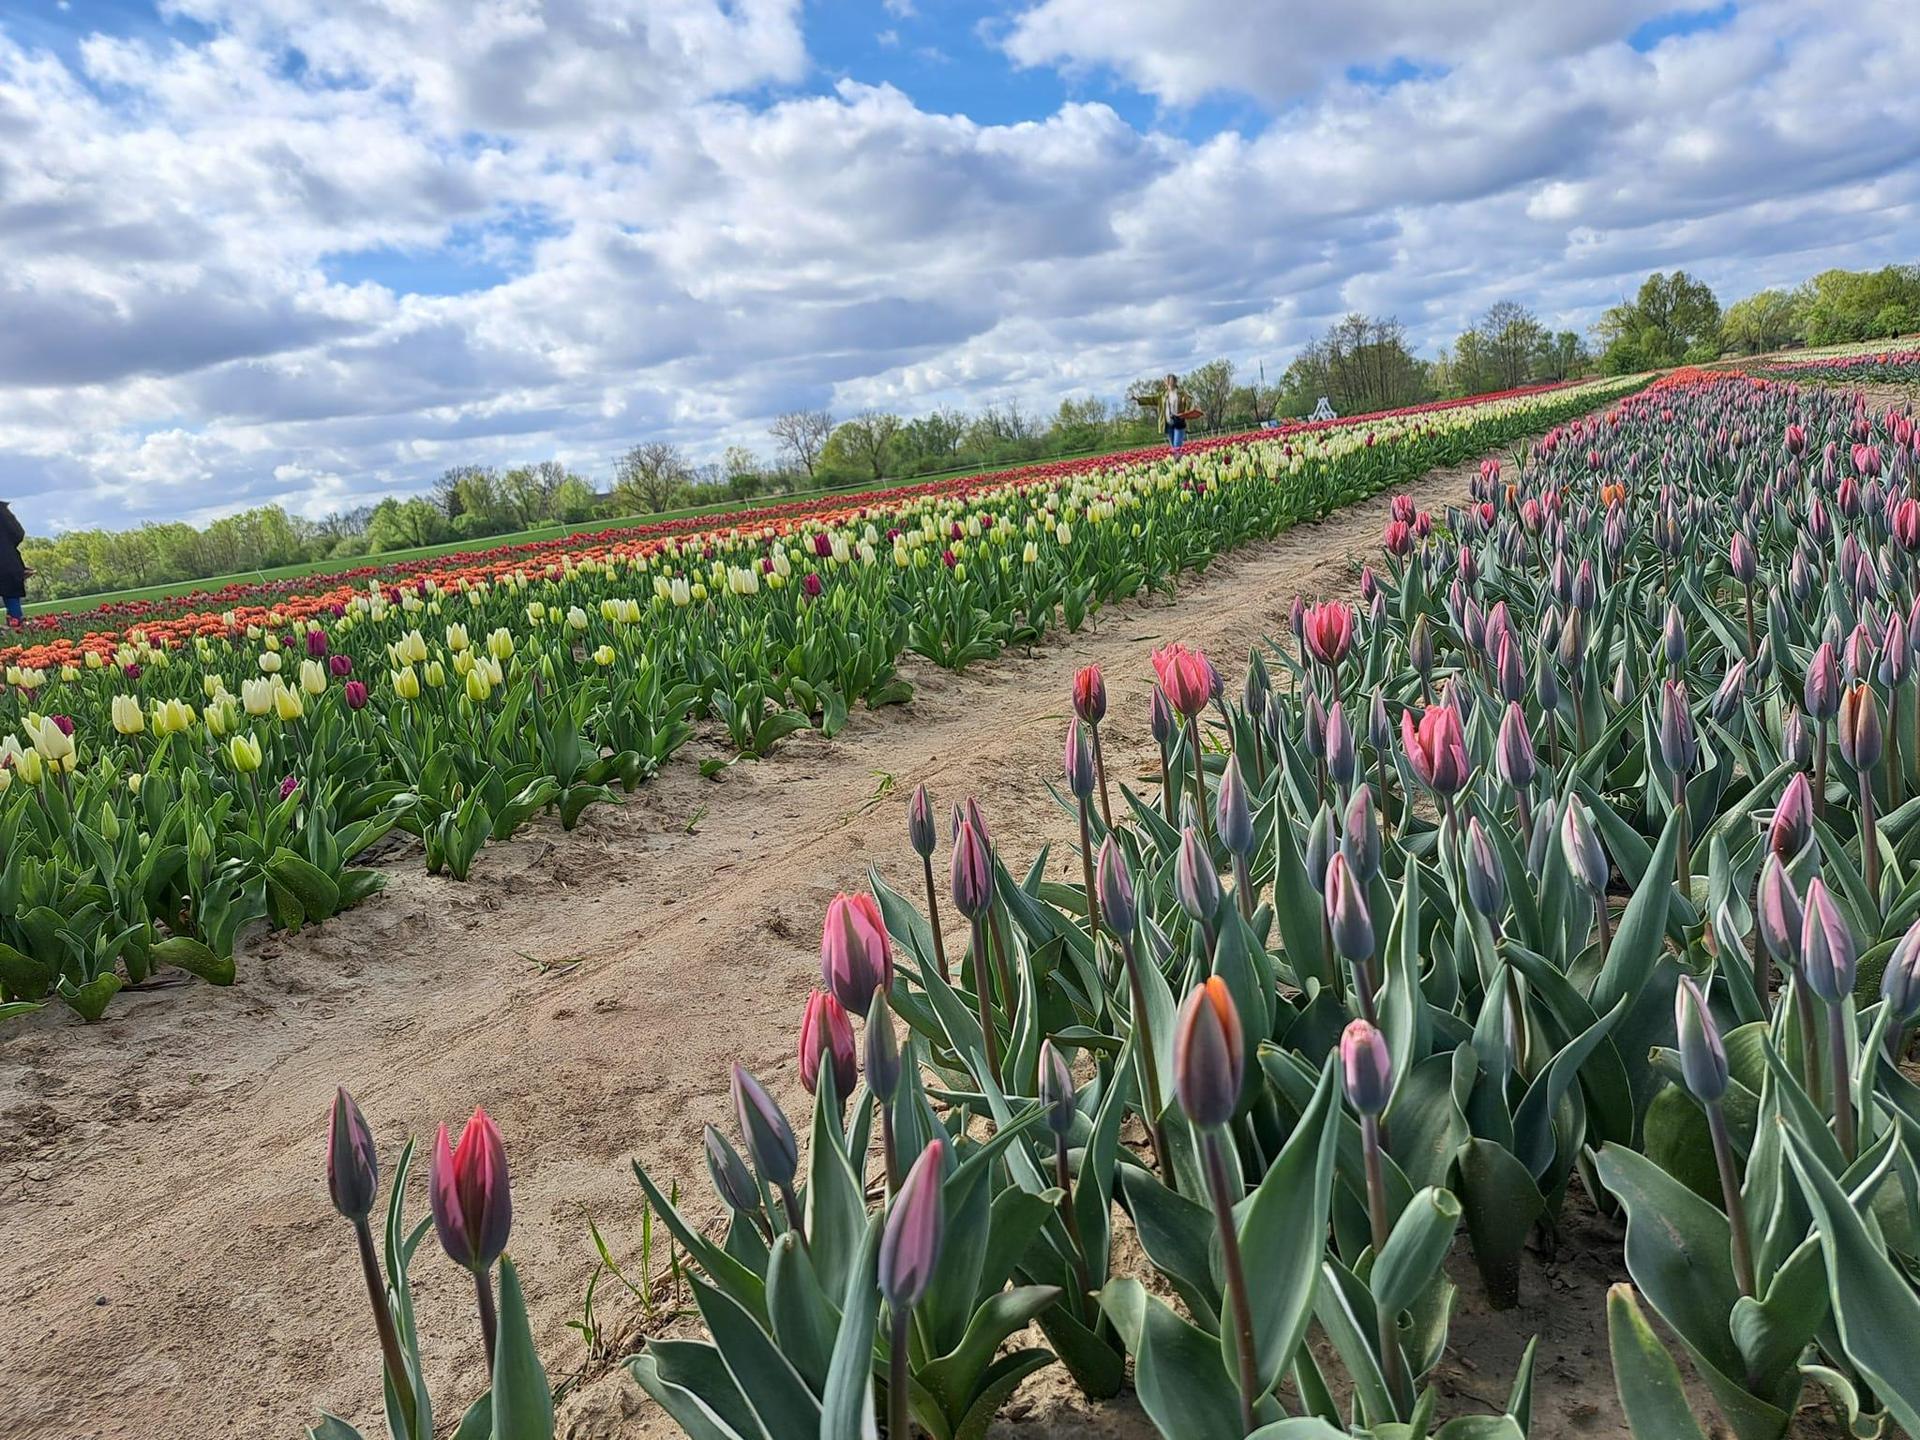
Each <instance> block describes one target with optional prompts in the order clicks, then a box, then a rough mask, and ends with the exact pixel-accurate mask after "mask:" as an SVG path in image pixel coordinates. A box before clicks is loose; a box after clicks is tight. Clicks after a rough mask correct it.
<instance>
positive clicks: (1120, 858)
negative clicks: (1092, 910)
mask: <svg viewBox="0 0 1920 1440" xmlns="http://www.w3.org/2000/svg"><path fill="white" fill-rule="evenodd" d="M1093 888H1094V890H1095V892H1096V894H1097V895H1098V898H1099V901H1100V915H1101V918H1102V919H1104V920H1105V921H1106V923H1107V927H1108V928H1109V929H1111V930H1112V931H1113V932H1114V933H1115V934H1116V935H1131V934H1132V933H1133V926H1134V921H1135V920H1136V918H1137V917H1138V911H1137V910H1136V909H1135V907H1134V898H1133V876H1132V874H1131V873H1129V872H1128V870H1127V857H1126V855H1125V854H1124V853H1123V852H1122V851H1121V849H1120V847H1119V845H1118V844H1116V843H1115V841H1114V838H1113V836H1112V835H1108V836H1107V837H1106V839H1104V840H1102V841H1101V842H1100V858H1099V863H1098V864H1097V865H1096V866H1095V868H1094V873H1093Z"/></svg>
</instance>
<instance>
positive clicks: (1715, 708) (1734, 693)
mask: <svg viewBox="0 0 1920 1440" xmlns="http://www.w3.org/2000/svg"><path fill="white" fill-rule="evenodd" d="M1746 690H1747V662H1746V661H1744V660H1736V661H1734V662H1733V664H1731V665H1730V666H1728V667H1727V673H1726V674H1725V675H1724V676H1723V677H1722V678H1721V680H1720V685H1719V688H1718V689H1716V690H1715V691H1714V692H1713V698H1712V699H1710V700H1709V701H1707V713H1708V714H1709V715H1711V716H1713V718H1714V720H1715V721H1716V722H1717V723H1718V724H1721V725H1725V724H1728V723H1729V722H1730V721H1731V720H1732V719H1733V717H1734V715H1735V714H1736V713H1737V712H1738V710H1739V708H1740V702H1741V699H1742V698H1743V697H1744V696H1745V694H1746Z"/></svg>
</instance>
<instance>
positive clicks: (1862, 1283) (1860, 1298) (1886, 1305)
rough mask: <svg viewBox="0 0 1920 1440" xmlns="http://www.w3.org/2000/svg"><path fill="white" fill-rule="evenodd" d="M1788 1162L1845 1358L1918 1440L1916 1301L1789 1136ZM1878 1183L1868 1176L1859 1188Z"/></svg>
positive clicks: (1835, 1189) (1847, 1202)
mask: <svg viewBox="0 0 1920 1440" xmlns="http://www.w3.org/2000/svg"><path fill="white" fill-rule="evenodd" d="M1787 1160H1788V1162H1789V1163H1790V1164H1791V1165H1792V1166H1793V1173H1794V1177H1795V1178H1796V1179H1797V1180H1798V1181H1799V1182H1800V1192H1801V1194H1802V1195H1804V1196H1805V1197H1806V1201H1807V1205H1808V1208H1809V1209H1811V1210H1812V1211H1813V1213H1814V1217H1815V1219H1816V1221H1817V1225H1816V1233H1817V1234H1818V1235H1819V1237H1820V1246H1821V1249H1822V1251H1823V1252H1824V1253H1825V1255H1826V1261H1827V1264H1826V1270H1827V1292H1828V1297H1829V1299H1830V1301H1831V1303H1832V1305H1833V1317H1834V1321H1835V1323H1836V1324H1837V1326H1838V1327H1839V1332H1840V1343H1841V1345H1842V1346H1843V1347H1844V1348H1845V1350H1846V1354H1847V1359H1848V1360H1849V1361H1851V1362H1852V1363H1853V1365H1854V1368H1856V1369H1857V1370H1859V1372H1860V1374H1861V1376H1862V1377H1863V1378H1864V1379H1865V1380H1866V1381H1867V1383H1868V1384H1869V1385H1871V1386H1872V1387H1873V1390H1874V1393H1875V1394H1876V1395H1878V1396H1879V1397H1880V1399H1881V1400H1883V1401H1885V1402H1886V1406H1887V1410H1888V1413H1889V1414H1891V1415H1892V1416H1893V1417H1894V1418H1895V1419H1896V1420H1898V1421H1899V1423H1900V1424H1901V1425H1903V1426H1905V1427H1906V1430H1907V1433H1908V1434H1920V1370H1917V1369H1916V1368H1915V1366H1914V1363H1913V1337H1914V1336H1916V1335H1920V1297H1916V1296H1915V1294H1914V1291H1913V1285H1912V1283H1911V1282H1910V1281H1909V1280H1908V1279H1907V1278H1906V1277H1905V1276H1904V1275H1902V1274H1901V1273H1900V1272H1899V1270H1897V1269H1896V1268H1895V1266H1894V1264H1893V1262H1892V1261H1891V1260H1889V1259H1888V1258H1887V1256H1886V1253H1885V1251H1884V1250H1883V1249H1882V1248H1881V1246H1880V1245H1879V1244H1878V1243H1876V1241H1875V1240H1874V1237H1873V1236H1872V1234H1871V1233H1870V1232H1869V1230H1868V1228H1867V1225H1866V1223H1865V1222H1864V1221H1863V1220H1862V1219H1861V1218H1860V1213H1859V1211H1857V1210H1856V1209H1855V1208H1854V1201H1853V1200H1852V1199H1851V1198H1849V1197H1848V1195H1847V1193H1846V1192H1845V1191H1844V1190H1842V1189H1841V1188H1840V1182H1839V1181H1837V1180H1835V1179H1834V1178H1833V1176H1832V1174H1831V1173H1830V1172H1829V1171H1828V1170H1827V1169H1826V1167H1825V1166H1824V1165H1822V1164H1821V1163H1820V1161H1819V1159H1818V1158H1817V1157H1816V1156H1815V1155H1813V1154H1812V1153H1810V1151H1809V1150H1808V1147H1807V1146H1806V1144H1805V1142H1804V1141H1803V1140H1802V1139H1801V1138H1800V1137H1799V1136H1798V1135H1796V1134H1794V1133H1793V1132H1792V1131H1791V1130H1789V1131H1788V1132H1787ZM1877 1183H1878V1181H1877V1178H1876V1177H1869V1179H1868V1181H1867V1182H1866V1185H1865V1186H1863V1187H1862V1188H1863V1189H1867V1188H1870V1187H1872V1186H1874V1185H1876V1184H1877Z"/></svg>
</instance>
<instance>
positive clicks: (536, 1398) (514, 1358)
mask: <svg viewBox="0 0 1920 1440" xmlns="http://www.w3.org/2000/svg"><path fill="white" fill-rule="evenodd" d="M493 1436H494V1440H552V1437H553V1390H552V1388H551V1387H550V1386H549V1385H548V1384H547V1372H546V1371H545V1370H543V1369H541V1368H540V1353H539V1351H537V1350H535V1349H534V1347H533V1332H532V1330H531V1329H530V1328H529V1327H528V1325H527V1297H526V1296H525V1295H524V1294H523V1293H521V1290H520V1271H519V1270H518V1269H517V1268H516V1267H515V1265H514V1263H513V1259H512V1257H511V1256H502V1257H501V1260H500V1324H499V1329H498V1332H497V1334H496V1338H495V1340H494V1358H493Z"/></svg>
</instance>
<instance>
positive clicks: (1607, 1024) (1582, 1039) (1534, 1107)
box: [1513, 926, 1628, 1180]
mask: <svg viewBox="0 0 1920 1440" xmlns="http://www.w3.org/2000/svg"><path fill="white" fill-rule="evenodd" d="M1621 928H1622V929H1623V930H1624V929H1625V926H1622V927H1621ZM1627 998H1628V997H1627V996H1626V995H1622V996H1621V997H1620V999H1619V1000H1618V1001H1617V1002H1615V1004H1614V1005H1613V1006H1612V1007H1611V1008H1610V1009H1609V1010H1608V1011H1607V1012H1606V1013H1605V1014H1604V1015H1602V1016H1601V1017H1600V1018H1599V1019H1598V1020H1596V1021H1594V1022H1593V1024H1592V1025H1590V1026H1588V1027H1587V1029H1586V1030H1585V1031H1584V1032H1582V1033H1581V1034H1580V1035H1578V1036H1577V1037H1575V1038H1574V1039H1573V1040H1572V1041H1571V1042H1570V1043H1569V1044H1568V1045H1567V1046H1566V1048H1564V1049H1563V1050H1561V1051H1560V1052H1559V1053H1558V1054H1556V1055H1555V1056H1554V1057H1553V1059H1552V1060H1550V1061H1549V1062H1548V1063H1547V1068H1546V1069H1545V1070H1544V1071H1542V1072H1541V1073H1540V1074H1539V1075H1537V1076H1536V1077H1535V1078H1534V1081H1533V1083H1532V1084H1531V1085H1529V1086H1528V1087H1527V1093H1526V1095H1525V1096H1524V1097H1523V1098H1522V1099H1521V1101H1520V1108H1519V1109H1518V1110H1517V1111H1515V1112H1514V1116H1513V1138H1514V1151H1515V1153H1516V1154H1517V1155H1518V1156H1519V1157H1520V1159H1521V1161H1522V1162H1523V1163H1524V1164H1525V1165H1526V1167H1527V1169H1528V1170H1529V1171H1531V1172H1532V1174H1533V1177H1534V1179H1535V1180H1540V1179H1542V1178H1544V1177H1545V1176H1546V1175H1547V1173H1548V1171H1549V1170H1551V1169H1552V1168H1553V1164H1554V1158H1555V1155H1556V1154H1557V1153H1559V1152H1561V1151H1564V1150H1567V1149H1569V1148H1573V1147H1577V1146H1578V1145H1579V1143H1580V1139H1579V1137H1578V1136H1575V1137H1572V1139H1571V1141H1570V1142H1562V1141H1561V1140H1559V1139H1558V1138H1556V1136H1555V1133H1554V1121H1555V1118H1556V1116H1557V1114H1558V1112H1559V1109H1560V1102H1561V1100H1562V1099H1564V1098H1565V1096H1566V1093H1567V1090H1568V1088H1569V1087H1570V1086H1572V1084H1573V1083H1574V1081H1575V1080H1576V1079H1578V1078H1579V1074H1580V1067H1581V1066H1582V1065H1584V1064H1586V1063H1587V1058H1588V1057H1589V1056H1590V1055H1592V1054H1593V1053H1594V1051H1595V1050H1597V1049H1598V1048H1599V1047H1600V1044H1601V1042H1602V1041H1604V1040H1605V1039H1606V1038H1607V1032H1608V1031H1609V1030H1611V1029H1612V1028H1613V1027H1614V1025H1615V1024H1616V1023H1618V1021H1619V1019H1620V1017H1621V1015H1622V1014H1624V1013H1625V1011H1626V1008H1627Z"/></svg>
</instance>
